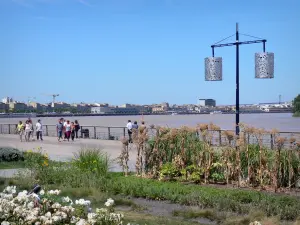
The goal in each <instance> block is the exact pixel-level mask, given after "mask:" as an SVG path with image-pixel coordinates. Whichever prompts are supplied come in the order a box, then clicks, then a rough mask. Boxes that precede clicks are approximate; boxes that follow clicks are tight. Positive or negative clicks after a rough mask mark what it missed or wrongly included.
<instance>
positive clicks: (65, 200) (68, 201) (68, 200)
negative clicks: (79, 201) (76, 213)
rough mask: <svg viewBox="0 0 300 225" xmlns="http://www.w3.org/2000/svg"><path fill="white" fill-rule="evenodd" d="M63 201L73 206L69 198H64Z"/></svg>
mask: <svg viewBox="0 0 300 225" xmlns="http://www.w3.org/2000/svg"><path fill="white" fill-rule="evenodd" d="M62 201H63V202H66V203H70V205H73V201H72V199H70V198H69V197H62Z"/></svg>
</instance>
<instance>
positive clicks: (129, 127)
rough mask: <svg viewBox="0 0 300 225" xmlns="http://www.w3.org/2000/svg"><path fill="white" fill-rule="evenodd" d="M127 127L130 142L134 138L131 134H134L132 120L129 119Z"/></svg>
mask: <svg viewBox="0 0 300 225" xmlns="http://www.w3.org/2000/svg"><path fill="white" fill-rule="evenodd" d="M126 127H127V132H128V137H129V140H128V141H129V143H132V138H131V136H132V123H131V120H128V123H127V125H126Z"/></svg>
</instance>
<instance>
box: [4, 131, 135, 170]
mask: <svg viewBox="0 0 300 225" xmlns="http://www.w3.org/2000/svg"><path fill="white" fill-rule="evenodd" d="M0 147H14V148H17V149H19V150H23V151H27V150H33V149H37V148H38V147H41V148H42V149H43V151H45V152H46V153H48V155H49V158H50V159H52V160H57V161H68V160H70V159H72V157H73V154H74V153H76V152H78V151H79V150H80V149H82V148H85V147H90V148H100V149H101V150H103V152H106V153H108V155H109V156H110V159H111V160H114V159H116V158H117V157H118V156H119V154H120V152H121V147H122V143H121V142H120V141H110V140H97V139H76V140H75V141H74V142H72V141H70V142H68V141H62V142H58V141H57V138H55V137H44V141H31V142H25V141H23V142H20V140H19V136H18V135H6V134H0ZM132 149H134V148H133V147H132ZM129 155H130V161H129V168H130V170H131V171H133V170H134V167H135V158H136V152H135V150H131V151H130V153H129ZM111 171H121V167H120V166H119V165H118V164H117V163H116V162H113V163H112V167H111ZM0 174H1V172H0Z"/></svg>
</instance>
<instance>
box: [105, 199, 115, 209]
mask: <svg viewBox="0 0 300 225" xmlns="http://www.w3.org/2000/svg"><path fill="white" fill-rule="evenodd" d="M114 203H115V201H114V200H113V199H111V198H109V199H107V201H106V202H105V203H104V205H105V206H107V207H110V206H113V205H114Z"/></svg>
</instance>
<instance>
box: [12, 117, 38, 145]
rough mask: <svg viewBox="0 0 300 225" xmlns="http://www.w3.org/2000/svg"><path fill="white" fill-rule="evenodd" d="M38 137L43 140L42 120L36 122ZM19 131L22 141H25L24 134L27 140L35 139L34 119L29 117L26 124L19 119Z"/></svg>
mask: <svg viewBox="0 0 300 225" xmlns="http://www.w3.org/2000/svg"><path fill="white" fill-rule="evenodd" d="M35 131H36V139H37V140H41V141H43V125H42V123H41V120H38V121H37V123H36V124H35ZM17 133H18V134H19V136H20V141H21V142H22V141H23V136H24V135H25V141H26V142H28V141H30V140H32V141H33V140H34V126H33V123H32V120H31V119H30V118H29V119H28V120H26V122H25V124H24V123H23V122H22V121H19V123H18V125H17Z"/></svg>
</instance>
